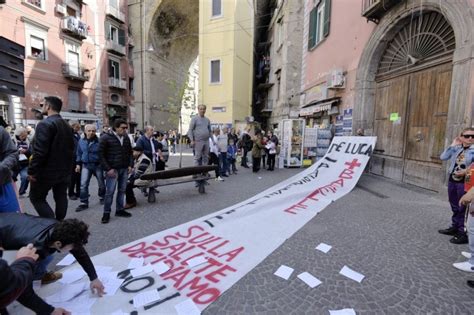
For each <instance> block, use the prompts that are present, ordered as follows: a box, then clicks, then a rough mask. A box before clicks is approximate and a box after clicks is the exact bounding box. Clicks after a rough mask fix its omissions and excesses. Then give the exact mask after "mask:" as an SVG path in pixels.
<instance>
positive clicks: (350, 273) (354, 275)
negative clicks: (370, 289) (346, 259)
mask: <svg viewBox="0 0 474 315" xmlns="http://www.w3.org/2000/svg"><path fill="white" fill-rule="evenodd" d="M339 273H340V274H341V275H343V276H345V277H347V278H349V279H352V280H354V281H357V282H359V283H361V282H362V280H363V279H364V278H365V276H364V275H363V274H361V273H358V272H356V271H354V270H352V269H351V268H349V267H347V266H344V267H342V269H341V271H339Z"/></svg>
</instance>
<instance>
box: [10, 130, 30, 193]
mask: <svg viewBox="0 0 474 315" xmlns="http://www.w3.org/2000/svg"><path fill="white" fill-rule="evenodd" d="M13 142H14V143H15V145H16V147H17V149H18V167H17V173H18V174H17V175H20V189H19V191H18V194H19V195H20V197H22V196H24V195H25V194H26V190H27V189H28V184H29V182H28V165H29V159H30V156H31V146H30V141H29V140H28V132H27V131H26V129H25V128H23V127H19V128H18V129H17V130H16V131H15V139H14V141H13ZM14 177H16V176H14Z"/></svg>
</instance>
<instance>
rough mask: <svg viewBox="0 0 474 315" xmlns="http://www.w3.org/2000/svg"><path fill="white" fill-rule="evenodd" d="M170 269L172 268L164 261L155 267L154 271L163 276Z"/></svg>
mask: <svg viewBox="0 0 474 315" xmlns="http://www.w3.org/2000/svg"><path fill="white" fill-rule="evenodd" d="M170 269H171V268H170V266H168V265H167V264H166V263H164V262H162V261H160V262H159V263H157V264H155V265H153V271H155V272H156V273H157V274H158V275H161V274H163V273H165V272H167V271H168V270H170Z"/></svg>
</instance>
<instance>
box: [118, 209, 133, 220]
mask: <svg viewBox="0 0 474 315" xmlns="http://www.w3.org/2000/svg"><path fill="white" fill-rule="evenodd" d="M115 216H116V217H122V218H130V217H131V216H132V214H131V213H130V212H127V211H125V210H120V211H117V212H115Z"/></svg>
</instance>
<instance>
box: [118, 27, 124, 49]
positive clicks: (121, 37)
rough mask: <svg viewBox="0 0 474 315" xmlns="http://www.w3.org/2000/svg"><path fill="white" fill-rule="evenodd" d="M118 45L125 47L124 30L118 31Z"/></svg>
mask: <svg viewBox="0 0 474 315" xmlns="http://www.w3.org/2000/svg"><path fill="white" fill-rule="evenodd" d="M118 43H119V44H120V45H122V46H125V31H124V30H122V29H119V31H118Z"/></svg>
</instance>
